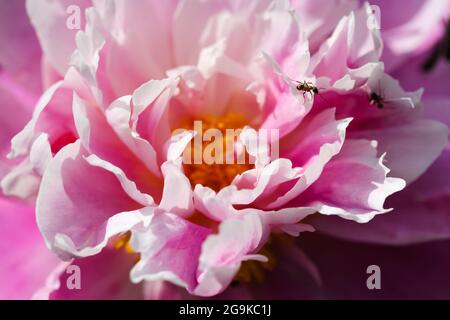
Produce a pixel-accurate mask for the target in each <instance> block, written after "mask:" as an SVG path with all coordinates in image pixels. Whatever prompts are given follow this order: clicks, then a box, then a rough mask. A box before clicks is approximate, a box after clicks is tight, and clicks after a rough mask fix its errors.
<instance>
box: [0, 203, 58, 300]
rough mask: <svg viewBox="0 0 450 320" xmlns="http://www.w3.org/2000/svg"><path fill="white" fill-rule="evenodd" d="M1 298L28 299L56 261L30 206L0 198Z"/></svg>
mask: <svg viewBox="0 0 450 320" xmlns="http://www.w3.org/2000/svg"><path fill="white" fill-rule="evenodd" d="M0 217H1V220H2V223H1V224H0V229H1V230H0V239H1V240H0V255H1V257H0V260H1V264H0V282H1V283H2V285H1V287H0V298H1V299H30V298H31V297H32V296H33V294H34V293H35V292H36V291H38V290H39V289H40V288H41V287H43V286H44V285H45V281H46V277H47V276H48V275H49V274H50V273H51V272H52V270H53V269H54V268H56V266H57V265H58V264H59V260H58V259H57V258H56V256H54V255H53V254H52V253H51V252H50V251H49V250H48V249H47V248H46V247H45V244H44V241H42V238H41V235H40V234H39V230H38V228H37V226H36V221H35V216H34V210H33V208H31V207H29V206H27V205H23V204H19V203H17V202H14V201H13V200H11V199H6V198H4V197H2V198H0Z"/></svg>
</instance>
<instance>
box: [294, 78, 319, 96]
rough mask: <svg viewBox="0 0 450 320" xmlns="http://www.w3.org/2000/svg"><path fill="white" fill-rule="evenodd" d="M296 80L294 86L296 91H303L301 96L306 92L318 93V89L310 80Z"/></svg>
mask: <svg viewBox="0 0 450 320" xmlns="http://www.w3.org/2000/svg"><path fill="white" fill-rule="evenodd" d="M295 82H297V83H298V84H297V86H296V87H295V88H296V89H297V90H298V91H302V92H303V97H305V95H306V94H307V93H309V94H311V95H313V94H319V89H318V88H317V87H316V86H315V85H314V84H313V83H312V82H307V81H306V80H305V81H303V82H300V81H296V80H295Z"/></svg>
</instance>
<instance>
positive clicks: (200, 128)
mask: <svg viewBox="0 0 450 320" xmlns="http://www.w3.org/2000/svg"><path fill="white" fill-rule="evenodd" d="M247 123H248V122H247V120H246V119H245V117H244V116H243V115H242V114H240V113H228V114H226V115H225V116H223V117H213V116H204V117H202V118H201V119H200V120H197V121H195V122H194V123H193V124H189V125H186V126H183V128H184V129H187V130H194V131H196V133H197V136H196V138H194V141H193V142H192V143H191V144H190V145H188V146H187V147H186V149H187V150H185V152H186V151H188V152H187V154H188V159H189V161H184V171H185V174H186V176H187V177H188V178H189V181H190V182H191V185H192V187H195V186H196V185H197V184H201V185H203V186H206V187H209V188H211V189H212V190H214V191H216V192H217V191H219V190H221V189H222V188H224V187H226V186H228V185H229V184H230V183H231V182H232V181H233V179H234V178H235V177H236V176H237V175H239V174H241V173H243V172H245V171H247V170H250V169H252V168H253V165H252V164H250V161H248V160H247V156H244V158H245V159H244V161H238V160H237V159H236V153H235V152H236V150H235V142H236V140H237V137H238V135H239V132H240V129H242V128H243V127H244V126H245V125H246V124H247ZM184 159H186V156H185V157H184ZM186 162H188V163H186Z"/></svg>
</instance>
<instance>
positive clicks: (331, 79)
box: [0, 0, 448, 299]
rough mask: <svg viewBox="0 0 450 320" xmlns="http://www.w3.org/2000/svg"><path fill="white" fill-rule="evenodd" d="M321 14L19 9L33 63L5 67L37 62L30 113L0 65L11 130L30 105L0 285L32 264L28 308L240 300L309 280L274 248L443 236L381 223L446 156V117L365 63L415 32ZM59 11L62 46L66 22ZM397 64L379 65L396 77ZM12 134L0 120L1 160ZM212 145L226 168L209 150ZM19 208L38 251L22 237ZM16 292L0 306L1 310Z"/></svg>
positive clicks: (276, 7) (10, 289)
mask: <svg viewBox="0 0 450 320" xmlns="http://www.w3.org/2000/svg"><path fill="white" fill-rule="evenodd" d="M326 2H327V6H326V7H327V8H330V9H329V10H328V9H327V10H324V9H323V8H324V3H323V1H315V2H311V1H291V2H289V1H268V0H267V1H214V2H213V1H211V2H205V1H164V2H161V1H150V0H146V1H133V2H132V1H120V0H117V1H93V2H92V3H91V2H90V1H88V0H86V1H81V0H80V1H73V0H72V1H64V0H61V1H42V0H40V1H37V0H28V1H27V2H26V9H27V13H28V16H29V19H30V21H31V24H32V26H33V28H34V30H35V31H36V34H37V37H38V39H39V43H40V46H41V49H42V58H40V57H39V56H40V52H39V51H38V50H37V49H33V50H32V51H28V50H24V52H22V54H24V58H23V61H26V62H28V61H30V60H31V61H33V62H35V64H37V62H36V60H37V59H41V61H42V68H41V74H40V76H41V78H40V79H39V80H36V81H38V82H36V83H39V82H42V84H43V87H44V88H45V90H44V92H43V93H42V94H41V95H40V98H39V99H37V97H36V96H37V95H38V90H37V89H36V87H37V86H36V87H35V86H34V85H33V86H31V85H29V84H28V86H27V87H24V86H23V83H24V81H23V80H21V79H20V78H19V77H16V75H19V74H20V72H21V71H20V70H13V69H11V70H7V69H6V67H10V68H11V66H10V64H11V65H12V66H14V67H16V66H17V67H20V66H21V62H20V61H15V62H14V61H13V62H10V61H11V60H9V59H12V58H11V57H7V58H5V60H4V61H5V62H3V61H2V64H4V65H5V70H4V72H2V74H1V83H0V85H1V88H2V89H3V88H4V89H5V90H8V91H7V94H8V95H11V96H12V97H13V98H14V100H13V101H14V103H15V102H16V101H17V103H18V104H19V105H20V106H21V107H20V109H19V110H23V114H24V116H23V117H26V115H27V114H29V113H28V112H29V110H30V109H31V108H33V106H34V109H33V113H32V115H31V114H30V117H31V120H29V122H28V123H27V124H26V125H24V127H23V128H22V129H21V131H20V132H19V133H18V134H17V135H15V136H14V137H13V138H12V140H11V151H10V152H9V153H8V158H9V159H11V160H12V162H8V163H6V162H5V164H4V165H3V164H2V169H1V170H3V171H1V174H2V176H3V179H2V181H1V186H2V190H3V193H4V195H5V196H9V197H12V196H14V197H16V198H21V199H23V200H24V201H25V202H26V203H27V204H20V205H19V204H15V203H14V202H13V200H12V198H6V197H3V198H2V199H1V201H0V205H1V206H2V208H3V207H5V209H4V210H2V215H4V216H5V219H6V220H5V221H11V223H8V225H13V226H14V228H13V229H11V230H16V228H17V229H18V230H20V232H19V233H17V234H15V233H14V235H9V234H13V233H12V231H10V233H6V237H7V238H9V239H11V238H13V239H16V238H17V239H16V240H15V241H14V247H15V248H16V251H19V252H24V251H25V250H31V249H33V251H32V252H33V253H31V254H29V255H28V256H27V257H22V256H20V255H16V254H15V252H13V251H12V250H11V249H9V248H5V249H4V250H2V252H6V253H7V255H6V260H4V261H8V263H5V264H3V265H2V268H5V272H4V273H5V274H11V273H17V274H18V273H19V272H18V271H17V270H14V269H13V268H14V266H15V264H17V262H16V261H26V262H27V264H25V266H26V267H24V269H23V270H24V271H23V273H30V269H33V270H34V269H35V268H39V270H41V271H40V275H39V276H38V277H36V279H34V278H33V281H30V282H29V283H28V284H27V288H26V289H27V290H26V292H24V293H23V294H24V295H25V296H26V297H34V298H38V299H42V298H54V299H76V298H88V299H96V298H97V299H98V298H102V299H104V298H107V299H108V298H111V299H112V298H116V299H123V298H126V299H134V298H184V297H191V296H190V295H194V296H200V297H210V296H216V295H218V294H221V293H223V294H224V295H225V296H228V297H232V298H248V297H252V296H253V295H254V292H252V289H251V288H252V285H253V284H254V283H264V282H266V283H268V284H269V286H272V285H274V284H272V283H271V282H273V281H274V278H276V277H278V275H279V274H280V272H281V273H282V270H283V266H284V265H289V267H288V269H287V270H290V272H287V273H286V275H288V274H290V275H292V278H296V279H295V280H301V279H304V278H302V277H300V276H299V277H297V276H296V275H295V273H293V272H292V270H294V268H299V267H301V268H303V269H304V270H306V272H307V274H309V275H310V277H311V278H312V279H314V280H315V282H316V283H317V284H320V282H321V274H319V270H318V269H317V267H316V265H315V264H314V262H315V261H316V260H320V258H317V255H318V253H315V254H311V253H310V252H309V253H310V254H309V255H310V256H313V257H314V258H315V259H312V260H311V259H310V258H309V257H308V256H307V255H306V254H305V253H304V252H303V250H302V249H301V247H302V244H301V242H300V246H297V243H296V242H295V241H294V240H292V239H293V237H296V236H299V235H300V234H301V235H300V239H302V237H303V236H304V234H303V232H305V231H314V230H315V229H317V230H318V231H319V232H325V233H328V234H333V235H337V236H339V237H344V238H350V239H352V240H359V241H371V242H382V243H388V244H391V243H411V242H419V241H423V240H429V239H436V238H443V237H448V230H447V229H446V230H445V232H442V233H439V232H437V230H435V229H434V228H427V227H428V225H425V226H424V225H423V224H422V225H421V224H416V221H418V220H415V219H412V220H410V221H408V222H406V223H405V222H404V221H403V220H404V219H405V218H403V217H405V215H406V214H407V213H406V212H404V213H402V214H401V217H402V218H397V219H395V218H393V220H389V219H390V218H389V217H390V216H391V215H393V212H392V208H393V209H394V212H395V210H406V209H405V205H407V204H408V203H405V202H406V201H405V198H404V197H405V195H406V196H408V194H411V193H413V194H415V195H416V194H419V195H426V194H427V192H425V191H424V190H423V188H424V187H423V185H422V184H420V186H419V187H417V184H418V183H419V182H420V183H422V182H423V180H422V179H427V175H428V174H430V173H426V174H425V175H423V174H424V173H425V172H427V169H429V168H430V166H431V165H432V164H433V162H434V161H435V160H436V159H438V157H439V156H440V155H441V153H442V151H443V150H444V148H446V147H447V146H448V127H447V125H448V121H446V119H447V118H448V117H447V118H446V119H442V118H441V117H431V116H428V115H429V114H430V112H429V111H428V110H427V106H426V105H424V104H423V103H422V94H423V90H422V89H419V88H420V86H421V85H420V83H417V84H416V83H415V84H414V85H411V86H409V85H408V89H409V90H415V91H405V89H403V86H402V83H399V82H398V81H397V80H395V79H394V78H393V77H392V76H391V75H388V74H387V73H386V71H385V67H384V63H383V61H382V60H381V57H382V52H383V39H384V37H385V38H386V39H387V42H386V43H387V45H388V48H389V50H391V51H392V52H396V51H394V50H395V45H396V44H397V40H395V36H397V37H400V38H401V39H405V41H406V40H407V39H406V36H405V35H404V32H407V30H408V28H409V27H410V26H412V25H416V23H417V21H415V20H414V21H413V20H408V21H409V22H404V25H403V26H401V27H397V29H394V27H392V29H391V30H388V31H386V34H385V33H384V31H383V32H380V30H379V28H378V27H379V26H378V25H377V24H376V22H377V20H376V16H374V12H373V10H372V7H370V5H369V4H368V3H360V2H359V1H356V0H355V1H351V0H348V1H335V3H334V6H330V4H329V0H327V1H326ZM74 4H76V5H77V6H78V7H77V8H80V10H81V12H82V13H83V16H81V18H82V19H81V22H82V23H81V26H80V27H82V28H81V29H82V30H71V29H70V28H68V26H67V19H68V13H67V11H66V9H67V7H68V6H69V5H74ZM427 4H428V3H427ZM429 5H430V7H432V8H435V7H434V6H433V5H436V4H435V3H434V2H433V1H430V2H429ZM383 6H384V5H383V4H381V7H382V9H383ZM6 7H7V8H8V9H9V10H19V11H20V6H17V7H16V5H13V6H9V5H7V6H6ZM430 10H431V9H430ZM1 11H2V12H3V10H1ZM383 12H384V11H383ZM430 12H431V11H430ZM444 16H445V15H444ZM417 19H419V18H417ZM420 19H427V21H429V22H430V23H431V22H435V21H441V18H440V16H439V17H438V18H436V17H434V16H433V17H431V18H430V16H428V15H424V16H423V17H420ZM20 21H22V20H20ZM23 21H24V22H23V24H24V29H25V30H26V32H27V34H28V33H29V32H31V31H32V30H31V28H30V27H29V26H28V25H27V24H26V23H27V22H26V21H27V20H23ZM374 21H375V24H374V23H373V22H374ZM369 22H370V23H369ZM16 23H19V22H17V21H9V20H7V24H8V25H10V26H11V27H13V26H15V24H16ZM21 23H22V22H21ZM437 25H438V23H436V24H434V25H433V26H437ZM436 28H437V27H436ZM399 30H400V31H401V32H400V31H399ZM430 32H431V31H430ZM433 32H434V33H433V37H432V39H431V40H430V39H429V38H430V37H431V36H430V35H428V36H424V35H421V36H420V37H419V36H418V35H416V36H417V38H415V39H413V40H409V41H410V42H408V43H412V44H413V45H411V47H410V48H407V50H406V51H407V53H404V52H401V51H397V52H396V54H408V55H421V54H424V52H427V50H428V49H429V48H431V47H432V44H430V43H431V42H433V43H435V42H437V41H439V39H440V38H441V37H442V32H440V31H439V30H438V29H436V30H434V29H433ZM399 34H400V36H398V35H399ZM424 39H426V41H425V40H424ZM420 41H422V42H423V43H422V42H421V43H420V44H418V43H419V42H420ZM427 41H430V43H428V42H427ZM20 44H21V43H18V44H12V49H11V52H15V51H16V50H18V48H20ZM402 48H405V49H406V45H405V47H403V46H402ZM413 51H414V53H411V52H413ZM35 52H36V54H35ZM14 58H17V59H18V57H14ZM3 59H4V58H3V57H2V60H3ZM385 59H388V61H389V59H390V58H389V56H386V58H385ZM392 59H393V58H392ZM390 61H394V60H390ZM399 61H400V60H397V58H396V60H395V65H394V63H388V67H389V71H391V72H392V74H395V75H398V77H399V78H402V77H401V75H402V74H403V72H404V71H401V69H400V65H401V63H400V62H399ZM22 63H23V62H22ZM394 66H396V67H397V68H399V69H396V70H397V71H396V70H394ZM21 70H25V71H26V72H28V71H30V70H31V69H30V68H28V67H27V66H23V67H21ZM399 70H400V71H399ZM22 72H24V71H22ZM396 72H397V73H396ZM36 73H37V72H33V76H34V77H35V79H36V78H38V77H37V76H36ZM30 76H31V75H30ZM24 77H27V79H29V78H28V75H25V76H24ZM415 78H418V77H415ZM444 93H445V92H444ZM7 97H9V96H7ZM36 101H37V102H36ZM425 101H426V100H425ZM35 102H36V104H35V105H34V103H35ZM14 103H11V104H9V103H7V104H5V107H2V109H0V110H1V111H2V113H3V112H5V114H7V113H9V112H10V111H11V110H15V109H16V108H17V107H16V106H15V104H14ZM434 112H437V111H434ZM30 113H31V112H30ZM447 113H448V112H447ZM435 114H440V113H435ZM424 115H425V116H424ZM19 116H21V114H19ZM2 119H3V117H2ZM437 120H439V121H437ZM447 120H448V119H447ZM197 121H201V125H202V127H201V128H199V127H198V126H197V125H196V123H198V122H197ZM442 122H446V124H443V123H442ZM22 125H23V121H22V122H21V120H20V118H18V119H17V120H16V119H14V121H11V127H10V130H9V131H7V130H5V137H7V138H5V141H3V139H2V144H1V147H2V148H1V151H2V152H3V151H4V150H6V148H5V147H4V146H5V142H6V140H7V139H10V138H11V136H12V133H11V131H16V130H19V127H20V126H22ZM7 128H9V127H7ZM227 129H233V130H239V131H238V132H237V134H236V136H231V137H230V136H229V133H228V132H227V131H226V130H227ZM210 130H213V131H210ZM214 130H215V131H214ZM211 132H215V133H216V134H220V135H219V136H217V135H216V136H215V138H216V139H215V140H214V141H212V139H211V136H210V137H209V138H208V136H207V134H208V133H211ZM234 133H235V132H234V131H233V134H234ZM266 133H269V134H268V135H266ZM274 133H275V134H274ZM217 137H219V138H217ZM198 139H200V140H198ZM202 140H203V141H202ZM199 141H200V145H199V143H198V142H199ZM230 141H231V142H232V149H231V152H230V150H229V149H226V150H225V151H223V150H222V149H220V148H219V147H222V148H223V147H224V146H225V145H226V146H228V143H229V142H230ZM213 146H215V147H216V149H214V150H215V151H214V152H209V153H208V151H210V150H211V147H213ZM217 150H222V152H218V151H217ZM188 152H191V156H193V157H194V158H195V157H196V154H198V153H200V155H203V158H202V159H200V160H201V161H200V163H196V162H194V163H192V161H188V159H189V160H192V158H190V157H186V154H188ZM205 155H209V156H210V158H213V159H214V160H216V162H214V163H210V162H208V160H210V159H207V157H205ZM230 155H231V156H232V158H233V161H231V162H230V163H228V162H225V161H222V160H225V158H227V157H228V156H230ZM241 156H243V157H244V158H245V159H246V161H245V162H244V163H236V161H235V160H236V159H237V158H239V157H241ZM217 160H218V161H217ZM439 161H440V160H438V162H436V163H435V165H434V166H436V165H437V166H439V165H440V162H439ZM224 162H225V163H224ZM430 170H431V172H434V173H432V174H433V176H435V175H436V172H439V167H437V168H435V167H431V169H430ZM433 170H435V171H433ZM429 172H430V171H429ZM421 176H422V177H421ZM428 179H430V178H428ZM421 181H422V182H421ZM426 183H430V185H431V186H433V185H434V184H433V182H432V181H431V182H430V180H428V181H427V182H426ZM425 185H428V184H425ZM436 185H438V184H437V183H436ZM405 186H407V187H406V189H405V191H404V192H405V193H404V195H402V192H399V191H401V190H403V189H404V188H405ZM397 192H399V193H397ZM394 193H396V194H395V195H394V196H393V197H392V198H390V199H389V201H388V202H387V203H386V200H387V198H388V197H389V196H390V195H392V194H394ZM433 195H435V194H434V193H433ZM386 204H387V205H386ZM447 204H448V203H447ZM31 206H35V214H36V219H37V225H38V228H39V231H40V234H41V235H42V237H43V239H44V242H45V245H46V247H47V248H48V249H49V250H46V248H44V246H43V244H42V243H41V242H39V241H35V239H36V238H37V237H38V235H37V230H36V228H35V226H34V224H33V223H31V222H30V221H32V220H31V218H33V214H32V212H30V211H32V208H31ZM397 207H398V208H397ZM424 207H426V204H424ZM445 208H447V207H445ZM426 210H427V208H424V210H420V212H419V210H417V212H414V211H413V212H412V213H411V215H412V216H413V217H416V216H417V217H418V219H420V218H422V219H423V212H424V211H426ZM444 210H445V209H444ZM13 211H16V212H17V213H18V214H17V215H16V214H15V213H13ZM385 217H387V218H385ZM398 217H400V214H399V215H398ZM20 219H23V221H21V220H20ZM384 219H387V220H384ZM16 220H17V221H16ZM372 220H373V222H371V221H372ZM385 221H388V222H389V221H390V222H389V223H388V227H387V229H383V226H384V225H385V224H386V222H385ZM403 223H405V224H403ZM313 226H314V227H313ZM380 226H381V228H380ZM405 226H407V227H405ZM422 227H424V228H422ZM403 228H406V231H403V230H405V229H403ZM348 230H351V233H350V232H349V231H348ZM353 230H355V231H353ZM386 230H387V231H386ZM389 232H391V233H389ZM1 234H2V237H3V236H5V233H3V232H2V233H1ZM392 234H394V236H392ZM22 235H23V236H22ZM386 235H387V236H386ZM306 239H307V237H306ZM306 247H308V243H306ZM50 251H52V252H53V253H55V254H56V255H57V257H58V258H59V259H56V258H55V257H48V258H47V257H46V256H47V255H49V253H50ZM309 251H310V250H309ZM37 257H40V258H39V259H38V260H36V261H37V262H40V263H39V265H37V266H36V267H35V265H34V263H36V264H37V262H36V261H35V259H37ZM43 257H44V258H43ZM2 261H3V260H2ZM69 264H75V265H77V266H79V267H80V268H81V269H82V270H83V289H82V290H79V291H77V290H69V289H68V288H66V287H65V284H66V280H67V278H68V274H67V273H66V272H65V269H66V267H67V266H68V265H69ZM13 270H14V271H13ZM21 270H22V269H21ZM280 270H281V271H280ZM43 275H46V277H45V279H44V277H43ZM21 276H22V275H21ZM22 277H23V276H22ZM17 279H18V278H16V276H15V277H13V278H11V282H8V283H7V286H6V287H5V288H6V290H5V292H1V293H0V295H1V296H3V295H4V296H5V297H7V298H11V297H16V296H15V295H16V294H17V293H18V291H19V290H20V289H19V288H20V287H21V286H22V285H21V284H20V282H18V280H17ZM291 280H292V279H291V278H289V279H287V281H288V282H289V281H291ZM275 285H277V284H275ZM278 285H279V286H280V289H279V290H284V289H282V288H281V286H282V285H283V283H282V282H280V283H278ZM311 286H315V287H317V285H311V284H309V287H311ZM307 287H308V285H305V288H307ZM179 288H182V289H183V290H180V289H179ZM227 289H228V290H227ZM274 291H277V290H276V289H275V290H274Z"/></svg>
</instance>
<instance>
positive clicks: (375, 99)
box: [369, 91, 384, 109]
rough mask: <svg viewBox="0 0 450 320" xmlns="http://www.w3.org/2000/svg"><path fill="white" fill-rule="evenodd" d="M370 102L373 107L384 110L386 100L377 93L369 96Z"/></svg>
mask: <svg viewBox="0 0 450 320" xmlns="http://www.w3.org/2000/svg"><path fill="white" fill-rule="evenodd" d="M369 102H370V104H371V105H374V106H377V107H378V109H383V108H384V98H383V97H382V96H381V95H379V94H378V93H376V92H373V91H372V92H371V93H370V95H369Z"/></svg>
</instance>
